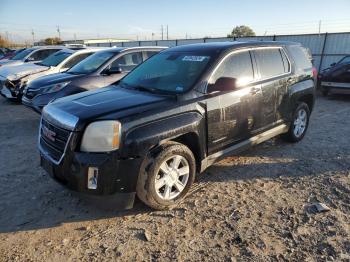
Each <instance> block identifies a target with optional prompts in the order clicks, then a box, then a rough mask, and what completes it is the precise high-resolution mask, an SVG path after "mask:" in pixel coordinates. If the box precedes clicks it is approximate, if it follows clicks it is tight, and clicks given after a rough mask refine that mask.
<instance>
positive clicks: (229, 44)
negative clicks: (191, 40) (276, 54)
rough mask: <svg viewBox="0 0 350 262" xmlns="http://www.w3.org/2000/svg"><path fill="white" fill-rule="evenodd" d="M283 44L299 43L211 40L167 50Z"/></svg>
mask: <svg viewBox="0 0 350 262" xmlns="http://www.w3.org/2000/svg"><path fill="white" fill-rule="evenodd" d="M285 45H300V44H299V43H295V42H287V41H246V42H238V41H233V42H212V43H199V44H190V45H183V46H176V47H173V48H170V49H169V50H168V51H169V52H170V51H183V52H195V51H197V52H198V51H207V52H214V51H224V50H228V49H236V48H242V47H259V46H285Z"/></svg>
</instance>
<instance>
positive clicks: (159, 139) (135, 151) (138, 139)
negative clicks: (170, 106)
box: [122, 111, 206, 157]
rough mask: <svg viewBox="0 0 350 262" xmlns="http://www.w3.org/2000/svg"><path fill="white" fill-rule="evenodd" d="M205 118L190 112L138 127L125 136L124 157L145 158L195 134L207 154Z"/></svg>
mask: <svg viewBox="0 0 350 262" xmlns="http://www.w3.org/2000/svg"><path fill="white" fill-rule="evenodd" d="M203 130H206V127H205V118H204V116H203V115H201V114H200V113H199V112H195V111H190V112H186V113H181V114H178V115H172V116H169V117H166V118H163V119H160V120H155V121H152V122H149V123H146V124H145V125H142V126H139V127H136V128H134V129H132V130H130V131H129V132H127V133H126V134H125V137H124V141H125V142H124V143H123V147H124V148H125V150H122V151H123V155H124V154H125V156H127V157H135V156H137V157H143V156H145V155H146V154H147V153H148V152H149V151H150V150H151V149H152V148H154V147H156V146H158V145H160V144H162V143H165V142H166V141H169V140H173V139H175V138H177V137H179V136H182V135H184V134H189V133H191V134H195V137H197V139H198V141H197V142H198V144H199V145H200V153H201V155H202V154H205V148H206V147H205V145H206V134H203V132H205V131H203Z"/></svg>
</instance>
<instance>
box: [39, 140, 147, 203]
mask: <svg viewBox="0 0 350 262" xmlns="http://www.w3.org/2000/svg"><path fill="white" fill-rule="evenodd" d="M71 146H72V145H71V144H70V145H68V147H67V150H66V152H65V153H64V155H63V157H62V159H61V161H59V162H56V161H54V160H52V159H51V157H50V156H49V154H48V152H45V150H44V149H43V148H42V147H41V146H40V142H39V149H40V160H41V161H40V165H41V166H42V167H43V168H44V169H45V170H46V172H47V173H48V174H49V175H50V176H51V177H52V178H53V179H54V180H56V181H57V182H59V183H60V184H62V185H64V186H65V187H67V188H69V189H71V190H73V191H76V192H79V193H83V194H84V195H85V196H90V197H93V198H97V199H104V200H106V201H107V200H108V199H119V200H120V201H119V202H121V203H119V204H118V205H119V207H120V208H125V209H126V208H131V207H132V205H133V202H134V198H135V192H136V184H137V178H138V174H139V169H140V166H141V162H142V159H141V158H130V159H122V158H120V157H119V156H118V153H117V152H112V153H83V152H74V151H71V150H70V148H71ZM90 168H93V169H96V170H98V177H97V187H96V189H89V188H88V182H89V179H88V174H89V169H90ZM123 203H124V206H123Z"/></svg>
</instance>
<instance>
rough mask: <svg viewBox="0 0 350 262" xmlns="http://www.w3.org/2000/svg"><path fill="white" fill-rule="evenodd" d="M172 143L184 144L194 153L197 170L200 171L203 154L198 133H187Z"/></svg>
mask: <svg viewBox="0 0 350 262" xmlns="http://www.w3.org/2000/svg"><path fill="white" fill-rule="evenodd" d="M172 141H175V142H178V143H181V144H184V145H185V146H187V147H188V148H189V149H190V150H191V151H192V153H193V155H194V157H195V160H196V169H197V171H199V170H200V168H201V167H200V166H201V157H200V155H201V153H200V145H199V139H198V135H197V134H196V133H187V134H184V135H181V136H179V137H176V138H174V139H173V140H172Z"/></svg>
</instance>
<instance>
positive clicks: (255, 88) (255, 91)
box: [250, 87, 260, 95]
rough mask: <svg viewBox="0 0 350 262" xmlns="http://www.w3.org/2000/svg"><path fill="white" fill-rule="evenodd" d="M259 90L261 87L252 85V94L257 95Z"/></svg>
mask: <svg viewBox="0 0 350 262" xmlns="http://www.w3.org/2000/svg"><path fill="white" fill-rule="evenodd" d="M259 91H260V88H259V87H252V88H251V89H250V93H251V94H252V95H255V94H257V93H259Z"/></svg>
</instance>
